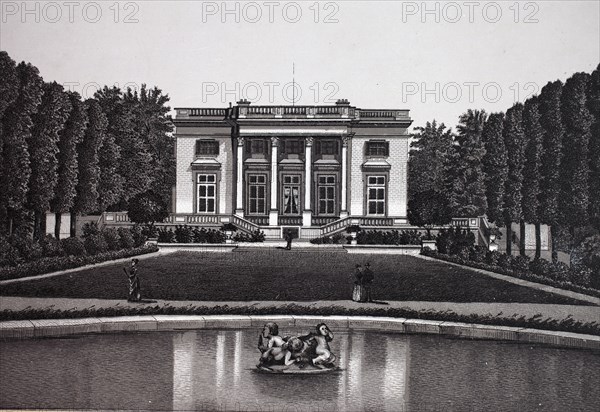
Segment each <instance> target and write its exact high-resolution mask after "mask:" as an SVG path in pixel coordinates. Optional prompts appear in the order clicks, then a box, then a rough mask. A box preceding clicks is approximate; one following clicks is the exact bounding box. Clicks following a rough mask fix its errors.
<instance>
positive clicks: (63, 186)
mask: <svg viewBox="0 0 600 412" xmlns="http://www.w3.org/2000/svg"><path fill="white" fill-rule="evenodd" d="M66 94H67V97H68V99H69V101H70V102H71V111H70V112H69V117H68V119H67V122H66V124H65V128H64V129H63V131H62V132H61V133H60V138H59V141H58V149H59V154H58V180H57V184H56V192H55V195H54V199H52V202H51V203H50V206H51V209H52V211H53V212H54V213H55V214H56V225H55V227H54V235H55V236H56V238H57V239H58V238H60V227H61V223H62V214H63V213H67V212H69V210H70V209H71V207H72V206H73V200H74V199H75V193H76V191H75V187H76V186H77V171H78V170H77V145H78V143H79V142H80V141H81V139H83V134H84V132H85V127H86V124H87V114H86V111H85V105H84V103H83V102H82V101H81V98H80V96H79V94H77V93H75V92H67V93H66Z"/></svg>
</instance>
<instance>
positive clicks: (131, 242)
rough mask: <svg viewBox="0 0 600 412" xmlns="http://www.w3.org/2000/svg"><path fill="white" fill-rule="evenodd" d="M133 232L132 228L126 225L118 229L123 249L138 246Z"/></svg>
mask: <svg viewBox="0 0 600 412" xmlns="http://www.w3.org/2000/svg"><path fill="white" fill-rule="evenodd" d="M132 232H133V231H132V230H129V229H127V228H124V227H120V228H119V229H118V230H117V233H118V234H119V242H120V245H121V248H122V249H132V248H134V247H135V246H136V244H135V239H134V237H133V233H132ZM140 234H141V232H140Z"/></svg>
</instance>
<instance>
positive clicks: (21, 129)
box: [0, 62, 43, 230]
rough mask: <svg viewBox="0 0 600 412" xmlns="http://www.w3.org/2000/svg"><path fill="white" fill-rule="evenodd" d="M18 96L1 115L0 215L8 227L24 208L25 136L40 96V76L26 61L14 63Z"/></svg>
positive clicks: (28, 165)
mask: <svg viewBox="0 0 600 412" xmlns="http://www.w3.org/2000/svg"><path fill="white" fill-rule="evenodd" d="M16 70H17V76H18V84H19V89H18V96H17V98H16V99H15V100H14V101H13V103H12V104H10V105H9V106H8V107H7V108H6V110H5V112H4V117H3V119H2V123H3V124H2V130H3V131H2V137H3V140H2V145H3V146H2V150H1V152H2V173H1V174H0V193H2V197H1V200H0V218H1V219H2V221H3V223H4V227H5V229H8V230H11V225H12V223H11V222H12V220H13V219H14V218H16V217H18V216H17V215H18V214H19V213H21V212H23V211H24V208H25V201H26V196H27V189H28V185H29V177H30V175H31V163H30V158H29V151H28V149H27V140H28V139H29V138H30V136H31V126H32V125H33V122H32V120H31V116H33V115H34V114H35V113H36V112H37V108H38V106H39V104H40V102H41V100H42V93H43V92H42V85H43V80H42V78H41V77H40V75H39V72H38V69H37V68H36V67H34V66H32V65H31V64H29V63H24V62H23V63H20V64H19V65H18V66H17V69H16Z"/></svg>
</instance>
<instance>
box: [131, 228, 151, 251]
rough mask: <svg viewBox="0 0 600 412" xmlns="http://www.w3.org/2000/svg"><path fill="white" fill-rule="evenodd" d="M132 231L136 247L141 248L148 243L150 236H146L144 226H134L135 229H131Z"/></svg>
mask: <svg viewBox="0 0 600 412" xmlns="http://www.w3.org/2000/svg"><path fill="white" fill-rule="evenodd" d="M130 231H131V235H132V236H133V244H134V246H135V247H140V246H142V245H143V244H144V243H146V240H147V239H148V236H146V234H144V229H143V228H142V226H140V225H133V227H132V228H131V229H130Z"/></svg>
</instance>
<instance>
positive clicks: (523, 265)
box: [511, 255, 530, 272]
mask: <svg viewBox="0 0 600 412" xmlns="http://www.w3.org/2000/svg"><path fill="white" fill-rule="evenodd" d="M529 261H530V259H529V258H528V257H527V256H520V255H519V256H515V257H514V258H513V260H512V266H511V268H512V270H516V271H518V272H527V271H528V270H529Z"/></svg>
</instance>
